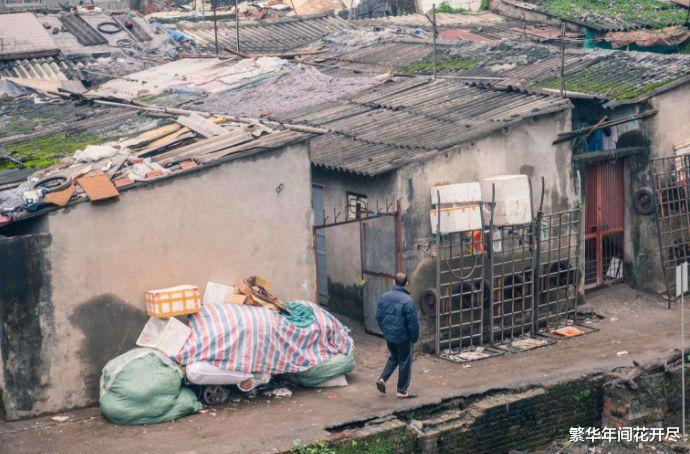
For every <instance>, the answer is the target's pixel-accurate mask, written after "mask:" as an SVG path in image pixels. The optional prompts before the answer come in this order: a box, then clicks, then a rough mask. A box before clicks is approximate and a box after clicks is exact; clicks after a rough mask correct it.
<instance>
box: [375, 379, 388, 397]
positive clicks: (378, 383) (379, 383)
mask: <svg viewBox="0 0 690 454" xmlns="http://www.w3.org/2000/svg"><path fill="white" fill-rule="evenodd" d="M376 389H378V390H379V392H380V393H381V394H386V384H385V383H384V382H382V381H381V380H377V381H376Z"/></svg>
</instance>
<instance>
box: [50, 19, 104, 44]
mask: <svg viewBox="0 0 690 454" xmlns="http://www.w3.org/2000/svg"><path fill="white" fill-rule="evenodd" d="M60 21H61V22H62V24H63V25H64V26H65V27H66V28H67V30H68V31H69V32H70V33H71V34H73V35H74V36H76V37H77V40H78V41H79V43H80V44H82V45H84V46H97V45H99V44H107V43H108V40H107V39H105V38H104V37H103V35H101V34H100V33H98V31H96V29H95V28H93V27H92V26H90V25H89V24H88V22H86V21H85V20H84V19H83V18H82V17H81V16H80V15H79V14H65V15H64V16H60Z"/></svg>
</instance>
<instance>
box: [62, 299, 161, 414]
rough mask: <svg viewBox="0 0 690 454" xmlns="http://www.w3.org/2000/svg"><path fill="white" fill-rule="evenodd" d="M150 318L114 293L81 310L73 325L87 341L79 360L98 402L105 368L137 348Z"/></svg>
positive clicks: (89, 391) (74, 315)
mask: <svg viewBox="0 0 690 454" xmlns="http://www.w3.org/2000/svg"><path fill="white" fill-rule="evenodd" d="M147 318H148V317H147V315H146V313H145V312H144V311H143V310H142V309H137V308H135V307H133V306H132V305H130V304H127V302H126V301H125V300H123V299H122V298H119V297H118V296H116V295H114V294H112V293H106V294H103V295H98V296H95V297H93V298H91V299H89V300H87V301H85V302H83V303H81V304H79V305H78V306H77V308H76V309H75V310H74V312H73V313H72V315H70V316H69V321H70V323H71V324H72V325H75V326H76V327H77V328H79V329H80V330H81V332H82V334H83V335H84V340H83V342H82V345H81V347H80V348H79V351H78V352H77V353H78V357H79V358H80V359H81V361H82V367H83V373H82V376H83V377H84V382H85V384H86V393H87V395H88V396H89V398H90V399H92V400H93V401H96V400H98V385H99V380H100V377H101V370H102V369H103V366H105V364H106V363H107V362H108V361H110V360H111V359H113V358H115V357H116V356H119V355H121V354H123V353H125V352H126V351H128V350H130V349H132V348H134V347H136V344H135V342H136V340H137V337H139V333H140V332H141V330H142V329H143V328H144V324H145V323H146V320H147Z"/></svg>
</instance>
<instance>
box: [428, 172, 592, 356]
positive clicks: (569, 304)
mask: <svg viewBox="0 0 690 454" xmlns="http://www.w3.org/2000/svg"><path fill="white" fill-rule="evenodd" d="M436 197H437V209H438V210H439V213H438V216H437V219H438V220H439V221H438V224H437V228H436V247H437V253H436V271H437V272H436V313H435V315H436V343H435V351H436V354H437V355H439V356H441V357H443V358H446V359H451V360H453V361H464V359H461V356H462V353H461V352H462V351H463V350H464V351H467V350H473V349H475V348H476V347H482V348H483V349H484V350H483V353H484V354H485V356H487V357H488V356H493V355H495V354H497V353H501V352H505V351H513V350H514V349H511V347H510V343H512V341H514V340H517V339H519V338H525V337H528V336H538V337H540V338H542V339H545V342H544V345H546V344H548V343H549V342H550V341H549V340H548V339H547V338H549V336H548V335H547V336H546V337H543V336H542V334H541V333H542V332H544V333H548V331H550V330H551V329H553V328H556V327H561V326H563V325H569V324H577V321H578V316H577V303H578V293H577V291H578V283H579V282H580V254H579V252H580V246H581V233H580V231H581V225H582V209H581V207H579V206H578V207H576V208H573V209H571V210H565V211H560V212H555V213H549V214H544V213H543V210H542V206H543V198H544V182H543V179H542V193H541V202H540V206H539V209H538V210H537V211H536V215H535V217H534V218H533V220H532V221H531V222H528V223H525V224H518V225H509V226H495V225H494V220H493V218H494V216H493V210H494V203H493V202H492V203H488V204H484V207H483V208H482V210H481V211H482V225H484V226H485V227H482V229H481V230H479V231H473V232H457V233H451V234H444V233H442V232H440V218H441V216H440V206H441V204H440V194H439V193H437V196H436ZM492 199H493V196H492ZM485 213H486V214H488V215H489V216H490V219H489V222H488V225H487V224H486V223H485V222H484V219H483V216H484V214H485ZM549 339H551V338H549Z"/></svg>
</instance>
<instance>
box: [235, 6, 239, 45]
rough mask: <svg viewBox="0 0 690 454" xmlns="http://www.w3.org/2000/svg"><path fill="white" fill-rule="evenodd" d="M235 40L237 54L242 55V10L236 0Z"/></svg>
mask: <svg viewBox="0 0 690 454" xmlns="http://www.w3.org/2000/svg"><path fill="white" fill-rule="evenodd" d="M235 40H236V41H237V53H238V54H239V53H240V10H239V9H238V8H237V0H235Z"/></svg>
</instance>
